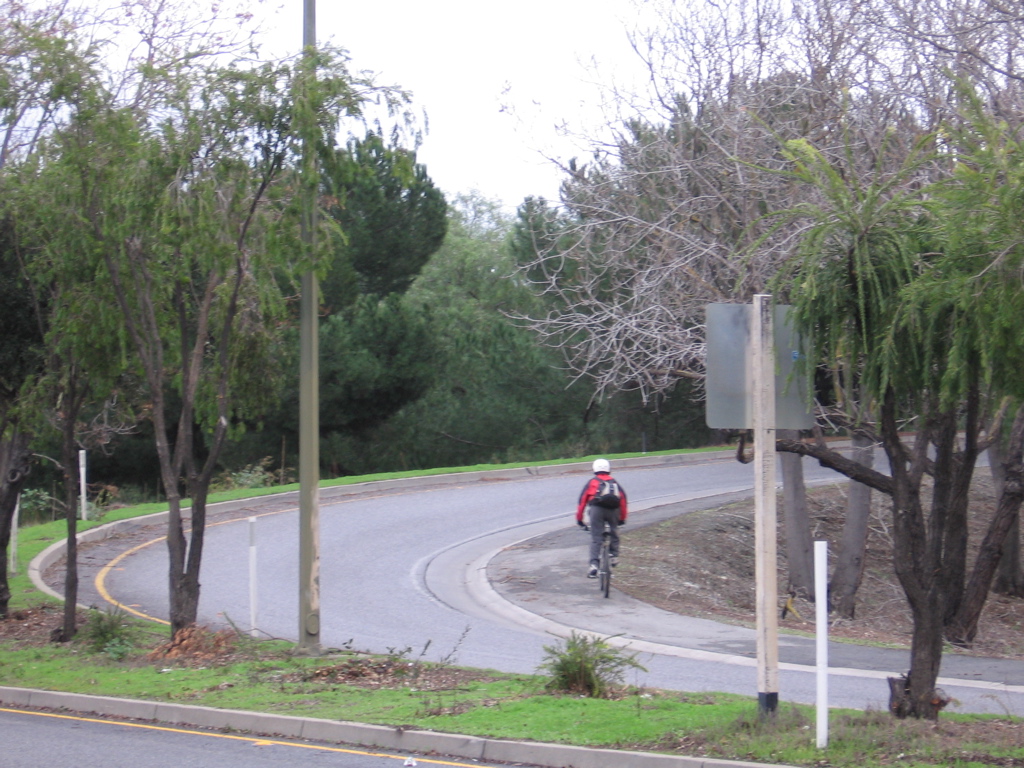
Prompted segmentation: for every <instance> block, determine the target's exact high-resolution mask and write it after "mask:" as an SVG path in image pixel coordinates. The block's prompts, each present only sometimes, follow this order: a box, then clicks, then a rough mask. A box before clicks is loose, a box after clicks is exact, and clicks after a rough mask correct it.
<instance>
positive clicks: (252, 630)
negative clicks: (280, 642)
mask: <svg viewBox="0 0 1024 768" xmlns="http://www.w3.org/2000/svg"><path fill="white" fill-rule="evenodd" d="M257 573H258V571H257V570H256V518H255V517H250V518H249V634H250V635H252V636H253V637H256V635H257V631H256V577H257Z"/></svg>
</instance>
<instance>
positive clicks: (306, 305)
mask: <svg viewBox="0 0 1024 768" xmlns="http://www.w3.org/2000/svg"><path fill="white" fill-rule="evenodd" d="M315 50H316V0H303V19H302V55H303V57H304V58H305V59H306V65H307V66H306V68H305V72H304V76H305V77H315V69H314V67H315V63H314V61H313V57H314V53H315ZM303 87H306V88H308V87H309V84H308V83H306V84H304V86H303ZM311 127H312V126H306V128H307V130H309V129H311ZM303 141H304V143H303V147H302V155H303V156H302V173H303V176H304V177H305V178H304V179H303V181H304V183H303V185H302V189H303V195H304V196H305V199H304V200H303V201H302V206H303V211H302V240H303V244H304V246H305V248H306V249H307V253H308V254H311V253H312V251H313V245H314V238H315V232H316V196H317V188H318V186H319V180H318V179H317V175H316V147H315V146H312V143H313V139H312V137H311V136H310V135H307V136H305V137H304V139H303ZM318 294H319V288H318V286H317V279H316V274H315V273H314V272H313V270H312V269H310V270H309V271H307V272H306V273H305V274H304V275H303V276H302V300H301V308H300V314H301V325H300V328H299V335H300V337H301V338H300V360H299V369H300V370H299V648H300V649H302V650H304V651H306V652H308V653H319V652H320V365H319V358H320V340H319V336H318V333H319V317H318V309H319V295H318Z"/></svg>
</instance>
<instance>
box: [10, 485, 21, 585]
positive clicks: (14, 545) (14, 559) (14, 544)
mask: <svg viewBox="0 0 1024 768" xmlns="http://www.w3.org/2000/svg"><path fill="white" fill-rule="evenodd" d="M20 513H21V494H20V493H19V494H18V498H16V499H15V500H14V519H13V520H11V545H10V547H9V548H8V551H9V552H10V557H8V558H7V570H8V571H9V572H10V574H11V575H12V576H15V575H17V573H18V517H19V515H20Z"/></svg>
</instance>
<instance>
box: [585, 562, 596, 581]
mask: <svg viewBox="0 0 1024 768" xmlns="http://www.w3.org/2000/svg"><path fill="white" fill-rule="evenodd" d="M587 578H588V579H596V578H597V566H596V565H592V566H590V570H589V571H587Z"/></svg>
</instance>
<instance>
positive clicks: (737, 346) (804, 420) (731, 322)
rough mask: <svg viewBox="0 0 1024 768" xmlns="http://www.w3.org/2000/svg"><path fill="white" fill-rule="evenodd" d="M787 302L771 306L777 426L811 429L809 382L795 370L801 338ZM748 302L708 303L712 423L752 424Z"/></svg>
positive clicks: (727, 426)
mask: <svg viewBox="0 0 1024 768" xmlns="http://www.w3.org/2000/svg"><path fill="white" fill-rule="evenodd" d="M789 310H790V307H789V306H786V305H783V304H777V305H776V306H775V317H774V330H775V424H774V427H775V428H776V429H810V428H811V427H812V426H813V425H814V417H813V416H812V415H811V413H810V412H809V410H808V407H807V406H808V400H807V382H806V381H805V380H804V379H803V378H802V377H797V376H795V375H793V371H794V365H795V363H796V361H797V360H798V359H799V356H800V338H799V336H798V334H797V333H796V331H795V330H794V329H793V327H792V325H791V324H790V322H789ZM753 318H754V307H753V306H752V305H750V304H709V305H708V307H707V337H706V341H707V363H706V370H707V378H706V379H705V382H704V384H705V390H706V393H707V408H706V420H707V424H708V426H709V427H711V428H712V429H751V428H752V427H753V399H754V398H753V387H752V383H751V371H750V357H751V352H750V347H751V335H752V334H751V327H752V326H753Z"/></svg>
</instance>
